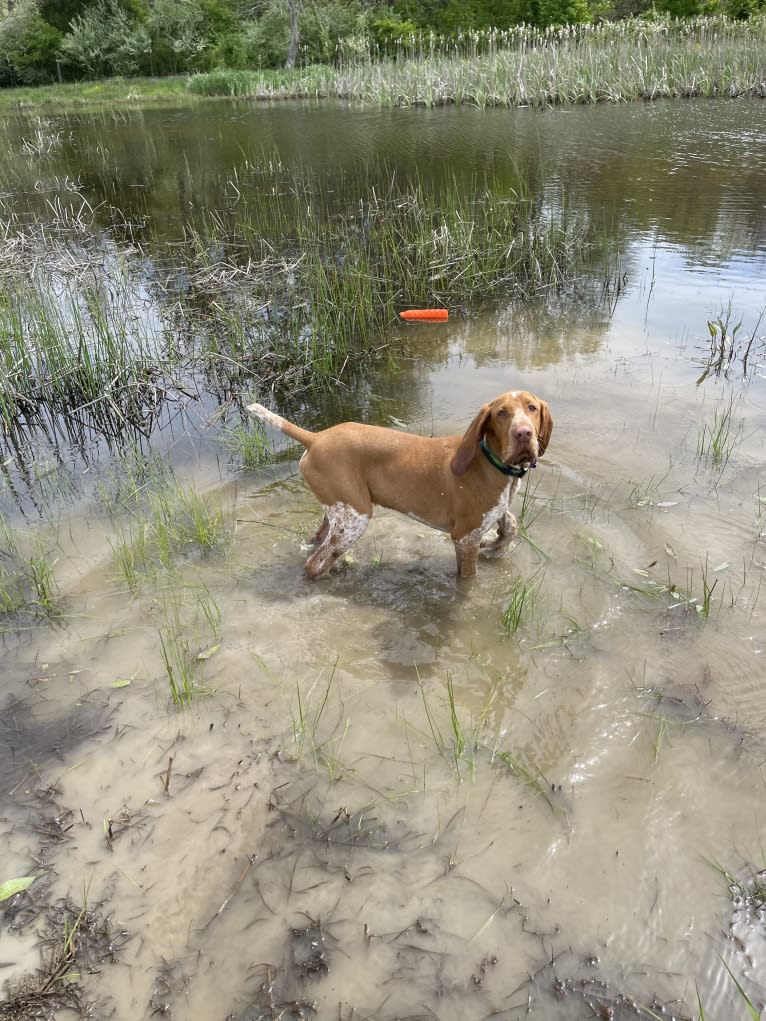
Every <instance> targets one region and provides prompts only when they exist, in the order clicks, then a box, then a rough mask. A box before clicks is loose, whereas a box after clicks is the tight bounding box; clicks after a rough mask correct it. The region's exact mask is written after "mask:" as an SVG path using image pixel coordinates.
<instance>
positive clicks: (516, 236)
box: [185, 161, 590, 389]
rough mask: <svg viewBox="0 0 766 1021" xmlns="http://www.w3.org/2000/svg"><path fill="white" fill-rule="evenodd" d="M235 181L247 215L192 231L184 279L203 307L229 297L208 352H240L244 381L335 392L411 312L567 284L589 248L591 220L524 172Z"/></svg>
mask: <svg viewBox="0 0 766 1021" xmlns="http://www.w3.org/2000/svg"><path fill="white" fill-rule="evenodd" d="M232 185H233V186H234V187H235V188H236V191H237V193H238V194H240V195H241V196H242V203H241V208H240V209H239V210H238V211H237V215H236V217H234V218H232V217H230V218H229V219H228V220H227V221H224V220H223V219H222V218H221V217H220V216H219V215H217V214H210V213H208V212H206V211H205V210H201V211H199V213H198V215H197V217H196V219H195V220H194V222H193V225H190V227H189V230H190V231H191V232H193V235H194V243H193V260H194V264H193V266H192V265H189V266H188V273H187V275H186V277H185V279H187V280H188V281H189V288H190V290H192V291H196V293H197V297H198V302H199V300H202V297H203V296H204V294H205V293H207V294H208V295H209V296H210V295H212V294H215V295H216V297H215V302H214V303H210V304H209V312H210V314H211V316H212V318H213V320H214V321H215V329H214V330H213V331H212V333H211V332H209V333H208V336H207V339H206V341H205V344H206V348H205V350H206V353H207V354H211V353H212V343H211V338H212V337H213V335H215V336H216V337H217V338H218V341H216V343H220V345H221V350H223V349H224V348H225V350H226V353H227V356H228V358H229V360H228V361H227V362H226V364H225V366H223V367H222V369H221V371H222V372H225V373H229V374H233V375H236V374H237V373H239V383H240V384H242V385H244V384H245V383H247V382H248V380H249V381H250V382H251V383H255V385H256V386H258V385H260V386H269V387H270V388H272V387H273V386H274V385H275V384H276V385H279V382H280V380H281V382H282V383H283V384H284V383H287V384H288V385H289V387H290V388H293V389H294V388H295V387H296V386H301V385H304V384H306V383H307V382H308V381H313V383H317V382H319V383H321V382H322V381H327V382H329V383H330V384H331V385H334V384H333V381H334V380H335V379H337V377H338V375H339V374H340V373H343V372H344V371H348V370H349V368H350V367H352V366H353V365H354V363H355V362H358V359H359V357H360V356H361V357H369V356H371V355H375V354H376V353H379V352H380V351H381V350H384V349H385V347H386V345H387V343H388V340H389V338H390V335H391V329H392V328H393V324H394V323H395V322H396V314H397V311H398V310H399V309H401V308H402V307H404V306H406V305H419V304H426V305H427V304H438V305H449V306H451V307H452V308H459V307H464V308H465V307H476V306H477V305H479V304H480V303H482V302H484V301H487V300H491V299H492V298H495V297H496V296H498V295H503V296H504V297H508V296H511V295H516V296H525V295H532V294H535V293H537V292H539V291H540V289H543V288H544V289H556V288H559V287H561V286H563V285H564V284H565V283H566V282H567V281H569V280H571V279H572V277H573V275H574V274H576V273H577V272H579V271H580V270H581V269H582V266H583V259H584V257H585V255H586V253H587V251H588V247H589V239H590V234H589V227H588V225H587V224H584V223H581V222H575V220H574V219H573V218H571V217H570V216H569V215H568V212H567V210H566V207H565V205H564V204H560V205H558V206H556V207H555V208H554V207H553V206H552V205H546V204H545V203H543V202H542V201H541V199H540V196H539V195H537V194H533V193H532V191H531V189H530V187H529V186H528V185H527V183H526V182H525V181H524V180H523V179H522V178H521V177H520V176H519V175H516V174H510V175H509V176H508V177H506V178H504V179H503V178H501V177H499V176H478V175H477V176H474V177H473V178H472V179H470V180H468V181H466V180H462V181H458V180H456V179H450V180H447V181H445V182H444V183H443V184H442V185H440V186H439V187H438V188H434V187H432V186H426V185H425V184H423V183H422V182H421V181H420V180H419V179H418V178H417V177H414V178H410V179H409V180H408V181H406V182H402V181H400V180H399V178H398V176H397V174H396V172H395V171H394V170H393V168H386V167H374V168H372V169H368V170H364V169H358V170H356V171H354V173H353V174H343V175H339V174H338V172H337V171H326V172H323V173H315V172H309V171H308V170H305V169H300V168H299V169H292V168H286V167H284V166H283V165H281V164H279V163H278V162H274V161H266V162H264V163H262V164H259V165H246V166H244V167H243V168H242V169H241V171H240V173H239V174H238V177H237V180H236V182H232ZM338 195H342V196H343V199H342V203H340V204H338V200H337V198H334V199H333V200H332V201H329V200H328V196H338ZM224 281H225V285H224ZM198 307H199V305H198Z"/></svg>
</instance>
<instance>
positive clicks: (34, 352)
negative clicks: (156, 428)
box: [0, 272, 166, 442]
mask: <svg viewBox="0 0 766 1021" xmlns="http://www.w3.org/2000/svg"><path fill="white" fill-rule="evenodd" d="M125 283H126V282H125V281H122V284H123V286H122V287H120V286H113V287H111V288H100V287H88V286H76V285H74V284H70V283H65V282H62V281H59V282H57V285H56V286H54V281H52V280H48V281H47V283H46V281H45V273H44V272H41V274H40V279H37V280H35V281H31V282H18V281H17V282H16V285H15V287H14V288H13V289H12V290H11V289H8V288H6V289H5V290H4V291H3V294H2V297H0V337H2V343H0V421H2V423H3V426H4V431H5V434H6V436H8V437H11V438H14V439H15V440H16V441H17V442H20V441H22V440H23V439H24V438H25V437H26V436H27V434H28V433H31V432H33V431H34V429H35V428H41V427H45V428H47V429H48V430H49V431H52V432H53V433H54V435H55V434H59V433H63V435H64V436H65V437H68V438H70V439H72V438H74V439H77V438H81V437H82V436H83V434H84V433H87V431H88V430H96V431H98V432H100V433H101V434H103V435H105V436H107V437H109V438H111V439H115V440H116V439H121V438H123V437H124V435H125V430H126V427H127V428H134V429H136V430H138V431H142V430H143V431H145V430H146V427H147V424H148V423H149V422H150V421H151V419H152V417H153V415H154V414H155V413H156V411H157V405H158V398H159V397H161V396H164V395H165V393H166V387H165V385H164V384H163V382H162V381H163V379H164V370H160V368H159V366H160V365H161V364H163V357H164V352H163V351H162V349H161V347H160V346H159V345H158V344H157V343H156V341H157V337H156V336H152V333H151V330H150V329H149V328H148V326H147V324H146V321H145V320H144V319H143V318H142V317H141V315H140V314H139V313H138V312H137V310H136V309H135V308H131V307H130V297H131V290H130V288H128V287H126V286H125ZM113 284H117V281H113Z"/></svg>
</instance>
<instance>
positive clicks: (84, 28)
mask: <svg viewBox="0 0 766 1021" xmlns="http://www.w3.org/2000/svg"><path fill="white" fill-rule="evenodd" d="M150 48H151V40H150V38H149V33H148V31H147V30H146V28H145V27H144V26H143V25H141V24H139V23H136V22H135V21H134V20H133V19H131V18H130V17H129V16H128V14H127V13H126V11H125V9H124V8H123V7H122V6H121V5H120V4H119V3H118V2H117V0H97V2H96V3H95V4H94V5H93V6H92V7H90V8H88V10H86V11H85V12H84V13H82V14H78V15H76V16H75V17H74V19H73V21H72V27H71V29H70V31H69V32H68V33H67V35H65V36H64V38H63V39H62V41H61V53H62V55H63V56H64V57H65V58H66V59H67V60H68V61H69V63H70V64H71V65H73V66H74V67H75V68H77V69H78V70H79V71H81V72H84V73H85V74H86V75H87V76H88V77H93V78H103V77H105V76H106V75H113V74H119V75H125V76H130V75H134V74H137V73H138V71H139V69H140V67H141V62H142V60H143V58H144V55H145V54H146V53H148V52H149V49H150Z"/></svg>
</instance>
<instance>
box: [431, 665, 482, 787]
mask: <svg viewBox="0 0 766 1021" xmlns="http://www.w3.org/2000/svg"><path fill="white" fill-rule="evenodd" d="M418 686H419V688H420V695H421V698H422V700H423V708H424V710H425V714H426V720H427V722H428V728H429V730H430V732H431V737H432V739H433V742H434V746H435V748H436V750H437V752H438V753H439V755H440V756H441V758H443V759H444V761H445V762H446V763H447V764H448V765H449V766H450V767H451V768H452V769H454V771H455V775H456V776H457V778H458V779H459V780H462V779H463V775H462V771H463V766H464V764H465V765H467V766H468V768H469V771H470V774H471V776H472V777H473V776H475V773H476V756H477V753H478V748H479V743H478V734H479V731H480V729H481V726H482V723H483V715H484V714H482V717H481V718H480V719H479V720H478V721H474V722H472V723H471V724H470V727H468V726H466V725H465V724H463V723H462V722H461V720H460V717H459V713H458V710H457V705H456V702H455V688H454V685H453V682H452V675H451V674H450V673H449V672H448V673H447V685H446V686H447V702H448V704H449V729H447V728H444V729H445V733H446V734H447V735H448V736H447V737H445V735H444V733H442V728H441V727H440V726H439V722H438V717H437V713H436V710H435V709H434V707H433V705H432V704H431V701H430V700H429V697H428V695H427V693H426V688H425V685H424V684H423V682H422V680H421V679H420V675H418Z"/></svg>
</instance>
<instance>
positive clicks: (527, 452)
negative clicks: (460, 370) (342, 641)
mask: <svg viewBox="0 0 766 1021" xmlns="http://www.w3.org/2000/svg"><path fill="white" fill-rule="evenodd" d="M248 411H251V412H252V413H253V414H254V415H257V417H258V418H260V419H261V420H262V421H263V422H266V423H268V424H269V425H273V426H275V427H276V428H277V429H279V430H281V431H282V432H283V433H284V434H285V435H286V436H289V437H291V439H294V440H297V441H298V443H302V444H303V446H304V447H305V448H306V452H305V453H304V455H303V457H302V458H301V462H300V469H301V474H302V475H303V477H304V479H305V480H306V482H307V483H308V485H309V486H310V487H311V489H312V491H313V493H314V495H315V496H316V498H317V500H319V502H320V504H321V505H322V508H323V510H324V520H323V521H322V524H321V526H320V528H319V531H318V532H317V534H316V535H315V536H314V544H315V545H316V547H317V548H316V549H315V550H314V552H313V553H312V554H311V555H310V556H309V558H308V560H307V561H306V573H307V574H308V576H309V577H310V578H319V577H321V576H322V575H323V574H326V573H327V572H328V571H329V570H330V569H331V568H332V567H333V565H334V564H335V563H336V562H337V561H338V558H339V557H341V556H342V555H343V554H344V553H345V552H346V550H347V549H349V547H350V546H351V545H352V543H354V542H355V541H356V540H357V539H358V538H359V537H360V536H361V535H363V534H364V531H365V529H366V528H367V525H368V524H369V521H370V517H371V516H372V505H373V504H374V503H377V504H379V505H380V506H381V507H390V508H391V509H392V510H397V511H400V512H401V513H402V514H408V515H409V516H410V517H412V518H415V519H417V520H418V521H422V522H423V523H425V524H427V525H430V526H431V527H432V528H438V529H440V531H442V532H448V533H449V534H450V535H451V536H452V541H453V542H454V544H455V553H456V555H457V572H458V575H459V576H460V577H461V578H470V577H473V575H475V574H476V561H477V558H478V555H479V553H480V552H481V553H483V554H485V555H487V556H500V555H501V554H502V553H503V552H504V551H505V550H506V549H507V548H508V545H509V544H510V542H511V541H512V539H513V537H514V536H515V534H516V519H515V518H514V516H513V514H511V511H510V504H511V498H512V497H513V495H514V493H515V492H516V490H517V489H518V488H519V484H520V479H521V478H522V476H523V475H525V474H526V472H527V470H528V469H529V468H530V467H531V466H533V465H534V464H535V462H536V461H537V458H538V457H542V455H543V454H544V452H545V448H546V447H547V446H548V442H549V440H550V437H551V431H552V429H553V419H552V418H551V415H550V411H549V410H548V405H547V404H546V403H545V401H541V400H540V399H539V398H538V397H535V395H534V394H531V393H529V392H528V391H526V390H512V391H511V392H509V393H505V394H501V395H500V396H499V397H496V398H495V400H494V401H492V402H491V403H490V404H485V405H484V407H483V408H482V409H481V411H479V413H478V414H477V415H476V417H475V418H474V420H473V422H471V424H470V425H469V426H468V429H467V430H466V432H465V434H464V435H463V436H444V437H432V438H429V437H424V436H415V435H412V434H411V433H404V432H398V431H397V430H395V429H382V428H379V427H377V426H372V425H361V424H359V423H358V422H343V423H342V424H341V425H334V426H331V427H330V428H329V429H324V430H322V431H321V432H316V433H314V432H309V431H308V430H307V429H301V428H300V426H297V425H293V424H292V423H291V422H287V421H286V420H285V419H284V418H281V417H280V416H279V415H275V414H274V413H273V412H271V411H269V410H268V409H267V408H264V407H263V405H261V404H251V405H250V406H249V408H248ZM477 455H478V456H477ZM493 526H496V528H497V537H496V538H495V539H494V540H493V541H492V542H489V543H482V539H483V537H484V535H485V534H486V533H487V532H488V531H489V530H490V528H492V527H493Z"/></svg>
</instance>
